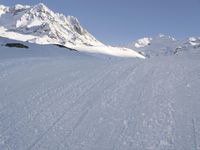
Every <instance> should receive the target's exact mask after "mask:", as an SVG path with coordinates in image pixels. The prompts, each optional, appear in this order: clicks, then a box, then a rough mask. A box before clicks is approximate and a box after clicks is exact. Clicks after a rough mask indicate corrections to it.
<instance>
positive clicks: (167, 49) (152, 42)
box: [126, 34, 200, 57]
mask: <svg viewBox="0 0 200 150" xmlns="http://www.w3.org/2000/svg"><path fill="white" fill-rule="evenodd" d="M126 47H128V48H131V49H133V50H136V51H139V52H140V53H142V54H143V55H145V56H147V57H155V56H170V55H175V54H176V55H177V54H179V53H181V52H183V51H187V50H194V49H196V48H198V47H200V38H195V37H190V38H188V39H186V40H176V39H175V38H173V37H171V36H166V35H163V34H160V35H158V36H156V37H153V38H152V37H151V38H147V37H145V38H142V39H139V40H137V41H135V42H132V43H130V44H128V45H127V46H126Z"/></svg>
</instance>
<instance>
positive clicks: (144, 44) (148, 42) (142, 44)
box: [135, 38, 152, 48]
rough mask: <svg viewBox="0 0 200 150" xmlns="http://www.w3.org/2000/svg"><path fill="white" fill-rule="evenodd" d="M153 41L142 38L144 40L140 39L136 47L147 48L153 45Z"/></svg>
mask: <svg viewBox="0 0 200 150" xmlns="http://www.w3.org/2000/svg"><path fill="white" fill-rule="evenodd" d="M151 40H152V38H142V39H139V40H138V41H137V42H136V43H135V47H137V48H140V47H145V46H147V45H149V44H151Z"/></svg>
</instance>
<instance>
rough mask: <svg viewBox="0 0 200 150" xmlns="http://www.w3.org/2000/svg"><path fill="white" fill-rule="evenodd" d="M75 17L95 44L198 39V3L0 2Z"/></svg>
mask: <svg viewBox="0 0 200 150" xmlns="http://www.w3.org/2000/svg"><path fill="white" fill-rule="evenodd" d="M39 2H42V3H44V4H46V5H47V6H48V7H49V8H50V9H52V10H53V11H56V12H60V13H63V14H65V15H73V16H75V17H77V18H78V19H79V21H80V23H81V24H82V26H83V27H85V28H86V29H87V30H88V31H89V32H90V33H92V34H93V35H94V36H95V37H96V38H97V39H98V40H100V41H102V42H104V43H106V44H111V45H119V44H126V43H129V42H131V41H133V40H136V39H138V38H141V37H144V36H155V35H157V34H159V33H163V34H167V35H171V36H174V37H175V38H178V39H182V38H185V37H189V36H200V0H1V2H0V3H1V4H3V5H8V6H11V5H14V4H17V3H20V4H29V5H33V4H37V3H39Z"/></svg>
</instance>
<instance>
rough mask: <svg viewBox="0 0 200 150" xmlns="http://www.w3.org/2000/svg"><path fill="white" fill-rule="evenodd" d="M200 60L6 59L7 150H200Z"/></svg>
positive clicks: (0, 79) (2, 108)
mask: <svg viewBox="0 0 200 150" xmlns="http://www.w3.org/2000/svg"><path fill="white" fill-rule="evenodd" d="M199 89H200V60H199V57H197V55H195V57H193V55H191V56H187V57H186V56H180V57H163V58H162V57H158V58H154V59H148V60H139V59H122V60H112V59H111V60H107V59H99V58H95V57H90V56H84V55H83V56H81V55H79V56H73V55H69V56H55V57H54V56H51V57H38V56H35V57H32V58H31V57H23V58H6V59H1V60H0V150H13V149H14V150H34V149H35V150H40V149H41V150H44V149H48V150H55V149H56V150H57V149H61V150H66V149H69V150H81V149H83V150H93V149H96V150H102V149H104V150H112V149H113V150H130V149H138V150H140V149H141V150H145V149H152V150H163V149H170V150H184V149H185V150H188V149H200V142H199V141H200V115H199V114H200V109H199V108H200V92H199Z"/></svg>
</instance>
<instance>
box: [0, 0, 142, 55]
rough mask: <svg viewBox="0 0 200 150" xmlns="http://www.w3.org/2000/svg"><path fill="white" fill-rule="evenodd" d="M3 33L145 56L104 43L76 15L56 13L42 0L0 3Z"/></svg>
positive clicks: (86, 49) (95, 50) (93, 50)
mask: <svg viewBox="0 0 200 150" xmlns="http://www.w3.org/2000/svg"><path fill="white" fill-rule="evenodd" d="M0 36H1V37H6V38H10V39H14V40H20V41H27V42H31V43H37V44H59V45H63V46H66V47H68V48H72V49H77V50H79V51H83V52H90V53H100V54H105V55H113V56H118V57H139V58H144V56H142V55H141V54H139V53H137V52H135V51H132V50H130V49H127V48H117V47H111V46H106V45H104V44H102V43H101V42H99V41H98V40H96V39H95V38H94V37H93V36H92V35H91V34H90V33H89V32H87V31H86V30H85V29H84V28H83V27H82V26H81V25H80V23H79V22H78V20H77V18H75V17H72V16H67V17H66V16H64V15H62V14H58V13H54V12H53V11H51V10H50V9H49V8H47V7H46V6H45V5H44V4H42V3H40V4H38V5H35V6H23V5H15V6H14V7H6V6H3V5H0Z"/></svg>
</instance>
